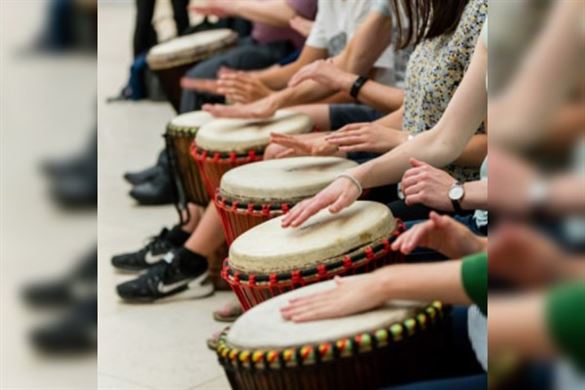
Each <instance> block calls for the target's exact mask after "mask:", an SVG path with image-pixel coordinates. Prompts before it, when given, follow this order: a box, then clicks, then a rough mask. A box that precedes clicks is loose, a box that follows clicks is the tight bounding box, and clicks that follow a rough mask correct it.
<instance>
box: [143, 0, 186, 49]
mask: <svg viewBox="0 0 585 390" xmlns="http://www.w3.org/2000/svg"><path fill="white" fill-rule="evenodd" d="M171 3H172V5H173V18H174V19H175V25H176V26H177V35H181V34H183V32H184V31H185V30H186V29H187V27H189V14H188V13H187V5H188V4H189V0H172V1H171ZM155 4H156V0H136V25H135V28H134V57H136V56H137V55H139V54H142V53H144V52H146V51H147V50H148V49H150V48H151V47H153V46H154V45H156V44H157V42H158V39H157V36H156V31H155V29H154V26H153V25H152V17H153V15H154V6H155Z"/></svg>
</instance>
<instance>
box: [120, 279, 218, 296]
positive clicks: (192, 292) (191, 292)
mask: <svg viewBox="0 0 585 390" xmlns="http://www.w3.org/2000/svg"><path fill="white" fill-rule="evenodd" d="M193 285H197V287H196V288H191V286H193ZM214 292H215V287H214V286H213V283H212V282H211V279H209V273H208V272H205V273H204V274H202V275H200V276H199V277H197V278H196V279H194V280H193V281H191V282H189V283H188V284H187V288H186V289H185V290H183V291H180V292H177V293H176V294H171V295H168V296H165V297H160V298H154V297H120V298H121V299H122V300H123V302H125V303H154V302H165V301H172V300H174V299H177V298H179V297H180V298H181V300H183V299H201V298H206V297H208V296H211V295H213V293H214Z"/></svg>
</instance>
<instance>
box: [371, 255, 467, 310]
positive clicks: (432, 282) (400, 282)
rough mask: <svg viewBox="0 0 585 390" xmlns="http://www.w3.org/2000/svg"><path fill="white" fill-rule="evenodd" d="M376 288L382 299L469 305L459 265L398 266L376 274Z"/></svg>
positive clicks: (442, 263) (381, 270)
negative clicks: (434, 301) (436, 301)
mask: <svg viewBox="0 0 585 390" xmlns="http://www.w3.org/2000/svg"><path fill="white" fill-rule="evenodd" d="M375 275H376V277H377V280H378V281H379V282H378V283H377V286H375V288H376V289H377V290H378V291H379V292H378V293H379V294H381V295H382V296H383V297H384V298H385V299H387V300H390V299H405V300H416V301H423V302H425V301H426V302H430V301H433V300H437V299H438V300H440V301H443V302H446V303H449V304H462V305H468V304H470V303H471V301H470V300H469V298H468V297H467V295H466V293H465V291H464V289H463V286H462V283H461V262H460V261H456V260H451V261H444V262H440V263H421V264H400V265H392V266H388V267H384V268H381V269H379V270H377V271H375Z"/></svg>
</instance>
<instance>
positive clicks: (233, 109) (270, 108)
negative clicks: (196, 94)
mask: <svg viewBox="0 0 585 390" xmlns="http://www.w3.org/2000/svg"><path fill="white" fill-rule="evenodd" d="M277 109H278V107H277V106H276V105H275V104H274V103H273V102H272V99H270V97H266V98H264V99H260V100H257V101H255V102H254V103H248V104H234V105H231V106H228V105H225V104H204V105H203V110H204V111H207V112H209V113H210V114H211V115H213V116H215V117H218V118H270V117H271V116H273V115H274V113H275V112H276V110H277Z"/></svg>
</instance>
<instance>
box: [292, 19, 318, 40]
mask: <svg viewBox="0 0 585 390" xmlns="http://www.w3.org/2000/svg"><path fill="white" fill-rule="evenodd" d="M288 24H289V25H290V27H291V28H292V29H293V30H295V31H297V32H298V33H299V34H301V35H302V36H304V37H305V38H306V37H308V36H309V34H310V33H311V29H312V28H313V21H312V20H309V19H305V18H303V17H302V16H299V15H297V16H295V17H293V18H292V19H291V20H290V21H289V22H288Z"/></svg>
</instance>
